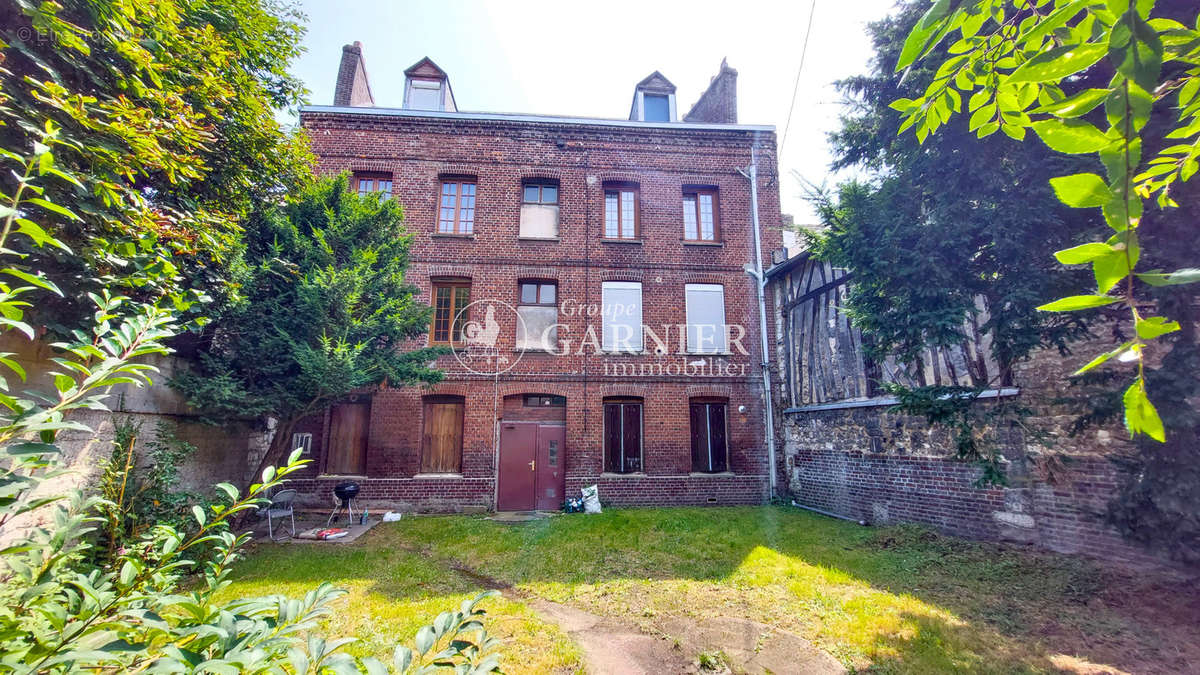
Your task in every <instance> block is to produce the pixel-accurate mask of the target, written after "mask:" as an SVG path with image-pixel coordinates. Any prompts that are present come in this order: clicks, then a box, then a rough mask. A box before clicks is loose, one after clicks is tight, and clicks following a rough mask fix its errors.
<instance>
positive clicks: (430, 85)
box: [404, 78, 446, 112]
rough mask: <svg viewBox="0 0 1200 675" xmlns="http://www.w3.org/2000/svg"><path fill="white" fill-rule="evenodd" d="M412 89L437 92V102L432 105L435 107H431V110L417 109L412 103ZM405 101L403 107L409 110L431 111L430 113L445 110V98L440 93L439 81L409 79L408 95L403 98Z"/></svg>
mask: <svg viewBox="0 0 1200 675" xmlns="http://www.w3.org/2000/svg"><path fill="white" fill-rule="evenodd" d="M414 89H422V90H425V91H436V92H437V102H436V103H434V106H435V107H433V108H417V107H415V106H414V101H413V96H412V95H413V90H414ZM405 99H406V100H405V102H404V103H405V107H406V108H408V109H410V110H431V111H435V112H436V111H442V110H445V109H446V100H445V99H446V96H445V94H444V93H443V92H442V81H441V80H425V79H418V78H412V79H410V80H409V81H408V95H407V96H406V97H405Z"/></svg>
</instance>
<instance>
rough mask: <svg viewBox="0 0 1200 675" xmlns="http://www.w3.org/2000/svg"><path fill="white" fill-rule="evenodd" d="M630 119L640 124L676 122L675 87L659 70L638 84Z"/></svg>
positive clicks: (634, 92)
mask: <svg viewBox="0 0 1200 675" xmlns="http://www.w3.org/2000/svg"><path fill="white" fill-rule="evenodd" d="M629 119H631V120H637V121H639V122H674V121H675V120H676V115H675V85H673V84H671V81H670V80H668V79H667V78H665V77H663V75H662V73H660V72H658V71H657V70H656V71H654V72H653V73H650V75H649V76H648V77H647V78H646V79H644V80H642V81H641V82H638V83H637V86H636V87H634V90H633V106H632V107H631V108H630V110H629Z"/></svg>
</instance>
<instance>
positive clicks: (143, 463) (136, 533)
mask: <svg viewBox="0 0 1200 675" xmlns="http://www.w3.org/2000/svg"><path fill="white" fill-rule="evenodd" d="M113 427H114V428H113V450H112V455H111V456H110V457H109V458H108V460H106V461H105V462H104V463H103V464H102V465H101V469H100V470H101V474H100V480H99V485H98V493H99V496H100V497H101V498H102V499H103V500H104V504H103V505H102V506H101V511H102V512H103V514H104V520H105V522H104V526H103V527H102V528H100V529H99V531H98V537H97V545H96V547H95V549H94V551H93V553H94V555H96V556H97V563H98V564H105V563H111V562H112V561H114V560H115V559H116V552H117V551H118V550H122V549H131V548H133V547H135V546H136V545H137V544H138V542H139V540H140V539H142V537H143V536H144V535H145V534H146V533H147V532H148V531H149V530H150V529H151V528H152V527H154V526H155V525H158V524H164V525H171V526H172V527H180V526H182V525H183V524H184V523H186V522H187V520H188V519H189V518H190V514H189V513H188V511H189V507H190V506H191V505H193V504H197V503H203V500H204V498H203V497H202V496H201V495H198V494H196V493H193V492H190V491H186V490H179V489H178V483H179V465H180V463H182V462H183V461H184V460H185V459H187V457H188V456H190V455H191V454H193V453H194V452H195V451H196V447H195V446H194V445H192V444H190V443H187V442H185V441H182V440H180V439H179V438H177V437H176V436H175V429H174V425H172V424H171V423H170V422H167V421H165V420H160V421H159V422H158V424H157V426H156V429H155V433H154V434H153V436H152V437H151V438H150V439H149V440H148V441H146V443H145V453H144V456H143V457H142V458H141V459H139V458H138V455H137V453H136V452H135V445H136V443H137V440H138V437H139V436H140V435H141V431H142V425H141V423H140V422H137V421H136V420H134V419H133V418H132V417H125V418H121V419H116V420H114V424H113Z"/></svg>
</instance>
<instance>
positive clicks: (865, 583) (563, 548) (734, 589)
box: [227, 507, 1200, 673]
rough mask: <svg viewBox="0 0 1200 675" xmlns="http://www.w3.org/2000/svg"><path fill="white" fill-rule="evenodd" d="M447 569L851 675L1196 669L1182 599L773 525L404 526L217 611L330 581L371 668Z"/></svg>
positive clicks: (683, 512)
mask: <svg viewBox="0 0 1200 675" xmlns="http://www.w3.org/2000/svg"><path fill="white" fill-rule="evenodd" d="M455 565H465V566H466V567H469V568H471V569H473V570H475V571H477V572H479V573H481V574H484V575H487V576H489V577H491V578H493V579H496V580H498V581H500V582H503V583H507V584H511V585H513V586H515V587H516V588H517V589H518V590H520V591H522V592H524V593H525V594H528V595H530V596H538V597H542V598H545V599H548V600H553V601H556V602H561V603H565V604H569V605H573V606H576V607H578V608H580V609H584V610H586V611H589V612H593V613H595V614H600V615H604V616H610V617H614V618H617V619H621V620H626V621H633V622H635V623H637V624H638V625H639V626H641V627H643V628H644V629H645V630H647V631H649V632H654V631H655V630H656V625H657V624H658V622H659V621H660V620H663V619H666V618H680V617H682V618H685V619H686V618H688V617H706V616H733V617H743V618H747V619H752V620H755V621H759V622H763V623H767V624H770V625H773V626H776V627H779V628H783V629H787V630H790V631H793V632H796V633H798V634H800V635H802V636H804V637H806V638H808V639H810V640H812V641H813V642H814V643H815V644H817V645H818V646H820V647H821V648H823V649H825V650H826V651H828V652H829V653H831V654H832V655H833V656H834V657H836V658H837V659H838V660H840V661H842V662H843V663H844V664H845V665H847V666H848V667H850V668H853V669H867V668H871V669H874V670H878V671H882V672H910V673H931V672H1001V673H1009V672H1054V671H1062V670H1065V671H1068V672H1097V673H1098V672H1114V670H1115V671H1116V672H1119V671H1120V670H1124V671H1130V672H1164V673H1166V672H1183V671H1186V670H1187V669H1189V668H1190V667H1193V666H1195V664H1196V663H1198V662H1200V661H1197V659H1198V658H1200V654H1198V653H1197V649H1198V648H1197V647H1196V645H1195V644H1194V636H1195V634H1196V632H1197V627H1198V624H1200V619H1198V618H1197V610H1196V609H1195V608H1196V607H1197V605H1196V604H1195V603H1196V602H1197V600H1198V599H1200V598H1198V596H1197V594H1196V591H1195V589H1189V588H1187V586H1186V585H1178V586H1172V585H1171V583H1170V582H1169V581H1164V580H1163V579H1162V578H1160V577H1157V576H1153V575H1146V574H1139V575H1136V576H1134V575H1124V574H1121V573H1118V572H1116V571H1112V570H1105V569H1100V568H1098V567H1096V566H1094V565H1093V564H1091V563H1089V562H1087V561H1085V560H1083V559H1080V558H1073V557H1066V556H1055V555H1049V554H1037V553H1032V552H1028V551H1024V550H1018V549H1014V548H1009V547H1003V546H999V545H991V544H977V543H968V542H964V541H961V540H957V539H953V538H949V537H943V536H938V535H935V534H933V533H931V532H929V531H927V530H923V529H920V528H914V527H894V528H865V527H860V526H858V525H854V524H852V523H847V522H843V521H837V520H832V519H828V518H823V517H820V516H816V515H813V514H809V513H806V512H802V511H798V510H795V509H788V508H785V507H733V508H706V509H700V508H680V509H624V510H609V511H606V512H605V513H604V514H602V515H598V516H585V515H569V516H559V517H555V518H550V519H547V520H541V521H535V522H530V523H523V524H518V525H506V524H498V523H494V522H492V521H489V520H486V519H485V518H483V517H479V516H453V517H418V518H412V519H407V518H406V519H405V520H403V521H400V522H398V523H385V524H381V525H379V526H377V527H376V528H375V529H374V530H372V531H371V532H370V533H368V534H367V535H366V536H365V537H364V538H363V539H361V540H360V541H359V542H356V543H354V544H351V545H347V546H314V545H282V546H277V545H265V546H260V547H258V548H256V549H255V550H254V551H253V552H252V553H251V554H250V555H249V558H248V560H246V561H245V562H243V563H242V564H241V565H240V568H239V571H238V573H237V576H236V579H235V583H234V584H233V585H232V586H231V587H230V589H228V591H227V592H228V593H230V594H236V595H250V594H254V595H259V594H269V593H280V592H282V593H287V594H292V595H299V594H300V593H301V592H303V591H304V590H307V589H309V588H311V587H312V586H314V585H316V584H317V583H318V582H319V581H322V580H326V579H328V580H331V581H333V582H335V583H336V584H338V585H340V586H343V587H345V588H347V589H349V591H350V594H349V596H347V598H346V599H345V600H342V601H340V602H342V603H345V604H343V605H340V606H339V610H340V611H339V613H338V614H337V615H336V616H334V617H333V618H331V619H330V620H329V623H330V625H329V630H330V631H331V633H333V634H335V635H355V636H358V637H359V638H362V642H361V643H359V644H357V645H355V647H354V648H353V649H352V651H354V652H355V653H358V654H366V653H376V654H379V655H386V653H387V652H388V651H389V650H390V647H391V645H392V644H393V643H394V642H395V640H396V639H397V638H404V639H407V638H409V637H410V636H411V635H412V633H413V632H414V631H415V630H416V628H417V627H419V626H420V625H421V624H422V623H424V622H426V621H428V620H430V619H431V618H432V617H433V616H435V615H436V614H437V613H438V612H439V611H441V610H443V609H447V608H450V607H451V606H454V605H457V603H458V602H459V601H460V600H461V599H463V598H465V597H468V596H471V595H473V594H474V593H476V592H477V591H478V590H480V589H481V587H480V583H479V581H478V580H477V579H473V578H472V577H470V576H468V575H464V574H462V573H460V572H455V571H453V569H451V568H452V566H455ZM1185 589H1186V590H1185ZM488 606H489V614H490V615H491V618H490V623H489V627H490V628H491V629H492V630H493V631H494V632H495V633H497V634H498V635H501V636H503V637H506V638H507V642H506V646H505V648H504V652H503V658H504V663H507V664H509V667H508V669H509V671H510V672H535V673H536V672H573V671H575V670H577V669H579V668H580V667H581V663H582V659H581V655H580V652H579V650H578V649H577V648H576V647H575V646H574V645H573V644H572V642H571V640H570V638H569V637H568V636H566V634H565V633H563V632H562V631H560V630H559V629H558V628H557V627H556V626H553V625H550V624H546V623H543V622H541V621H539V620H538V619H537V618H536V617H535V616H534V614H533V613H532V612H531V611H530V610H529V609H528V608H526V607H525V606H523V605H522V604H521V603H520V602H519V601H510V600H503V599H497V600H494V601H491V602H490V603H489V605H488ZM516 664H520V666H519V667H517V666H516ZM1102 666H1107V667H1108V668H1109V669H1112V670H1105V669H1103V668H1101V667H1102ZM1118 669H1119V670H1118Z"/></svg>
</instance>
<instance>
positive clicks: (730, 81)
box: [683, 59, 737, 124]
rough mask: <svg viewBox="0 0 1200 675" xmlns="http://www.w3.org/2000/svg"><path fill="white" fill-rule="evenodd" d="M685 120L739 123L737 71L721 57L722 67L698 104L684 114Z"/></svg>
mask: <svg viewBox="0 0 1200 675" xmlns="http://www.w3.org/2000/svg"><path fill="white" fill-rule="evenodd" d="M683 121H684V122H708V123H710V124H737V71H736V70H734V69H733V68H730V67H729V64H728V63H726V62H725V59H721V69H720V71H718V72H717V76H716V77H714V78H713V79H712V81H711V82H709V83H708V89H705V90H704V93H703V94H701V95H700V100H699V101H696V105H694V106H692V109H691V110H689V111H688V114H686V115H684V116H683Z"/></svg>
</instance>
